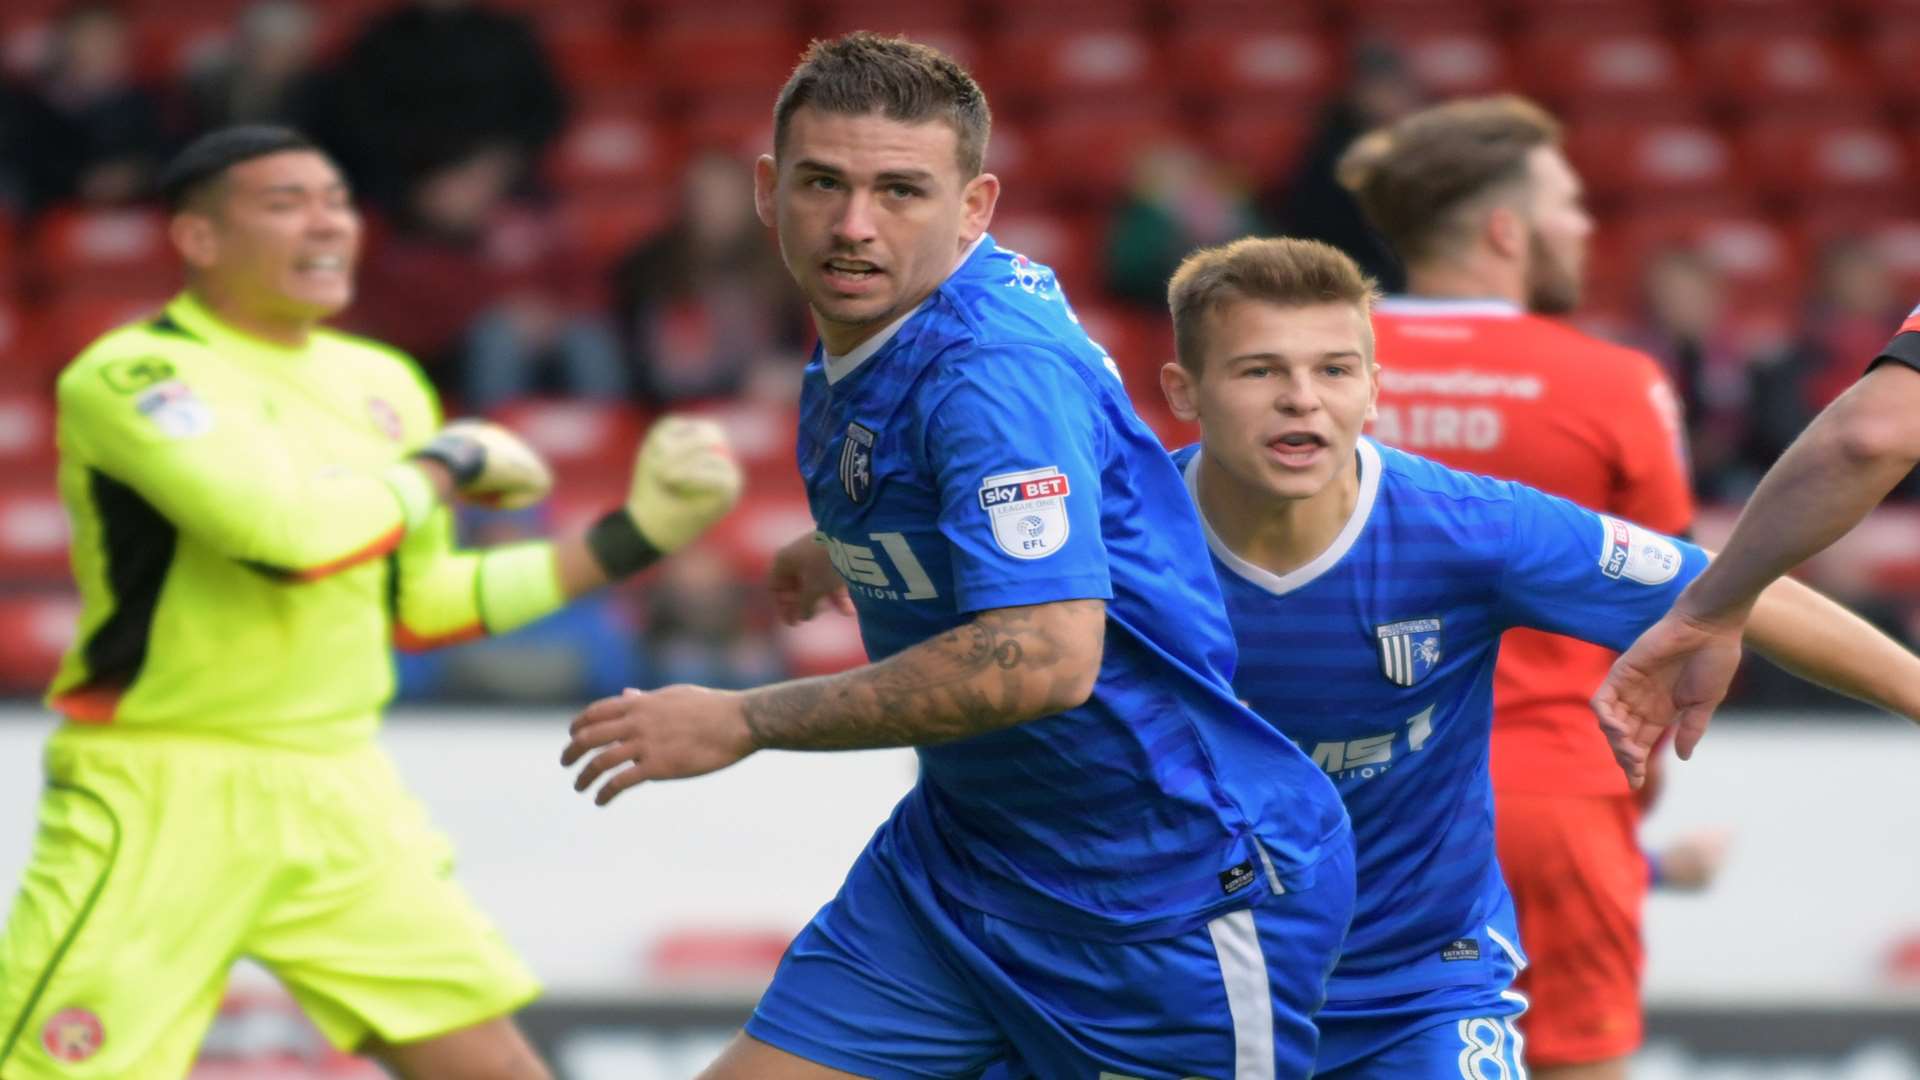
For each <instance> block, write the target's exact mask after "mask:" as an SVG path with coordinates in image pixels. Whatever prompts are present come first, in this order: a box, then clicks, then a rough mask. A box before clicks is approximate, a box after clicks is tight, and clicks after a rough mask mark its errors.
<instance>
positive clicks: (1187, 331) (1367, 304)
mask: <svg viewBox="0 0 1920 1080" xmlns="http://www.w3.org/2000/svg"><path fill="white" fill-rule="evenodd" d="M1379 295H1380V289H1379V287H1378V285H1376V284H1375V283H1374V280H1373V279H1372V278H1370V277H1368V276H1367V275H1366V274H1364V273H1362V272H1361V270H1360V267H1359V265H1358V264H1356V263H1355V262H1354V261H1353V259H1351V258H1349V257H1348V256H1347V254H1346V253H1345V252H1343V251H1341V250H1340V249H1339V248H1337V247H1334V246H1333V245H1331V244H1326V243H1322V242H1321V241H1319V240H1301V239H1298V238H1295V237H1290V236H1280V237H1259V236H1249V237H1245V238H1243V239H1240V240H1235V241H1234V242H1233V243H1231V244H1225V245H1222V246H1220V247H1211V248H1201V249H1200V250H1198V251H1196V252H1194V253H1193V254H1191V255H1188V256H1187V257H1186V259H1184V260H1183V261H1182V262H1181V263H1180V268H1179V269H1178V270H1175V271H1174V272H1173V280H1172V281H1170V282H1168V283H1167V307H1168V308H1169V309H1171V310H1172V312H1173V342H1174V344H1173V348H1174V354H1175V356H1177V357H1178V358H1179V360H1180V366H1182V367H1184V368H1186V369H1187V370H1188V371H1191V372H1193V373H1194V374H1196V375H1198V374H1200V372H1201V371H1202V369H1203V367H1204V365H1205V359H1206V357H1205V350H1206V329H1207V320H1208V319H1209V318H1210V317H1212V315H1213V314H1214V313H1215V312H1217V311H1219V310H1220V309H1221V308H1223V307H1226V306H1227V305H1228V304H1233V303H1239V302H1242V301H1248V300H1257V301H1260V302H1262V303H1268V304H1278V305H1280V306H1281V307H1306V306H1309V305H1312V304H1351V305H1353V307H1354V309H1355V310H1357V311H1358V312H1360V327H1361V329H1360V337H1361V342H1362V344H1363V345H1364V347H1365V351H1366V354H1367V359H1369V360H1371V359H1373V320H1372V314H1373V302H1374V300H1375V299H1376V298H1378V297H1379Z"/></svg>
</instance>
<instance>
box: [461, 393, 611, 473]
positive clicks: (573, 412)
mask: <svg viewBox="0 0 1920 1080" xmlns="http://www.w3.org/2000/svg"><path fill="white" fill-rule="evenodd" d="M493 418H494V419H495V420H497V421H499V422H500V423H501V424H504V425H506V426H507V427H508V428H510V429H512V430H513V431H516V432H518V433H519V434H520V435H521V437H523V438H525V439H526V440H527V443H528V444H529V445H531V446H532V447H533V448H534V449H535V450H538V451H539V452H540V454H541V456H542V457H545V458H546V459H547V461H548V462H550V463H551V464H552V465H553V468H554V472H555V473H556V474H558V475H560V476H561V477H562V478H565V477H567V476H568V475H570V474H579V475H580V476H581V477H582V479H583V481H584V480H585V479H586V478H588V477H591V478H593V479H611V480H613V481H615V482H616V483H617V482H622V481H624V480H625V479H626V477H627V474H628V471H629V469H630V467H631V466H632V464H633V452H634V448H635V447H637V446H639V445H640V433H641V430H642V424H641V419H640V414H639V411H638V410H636V409H635V408H634V407H633V406H631V405H628V404H626V403H625V402H612V401H594V400H591V399H588V398H528V399H525V400H522V401H515V402H511V403H509V404H507V405H503V406H501V407H500V408H498V409H495V410H494V411H493Z"/></svg>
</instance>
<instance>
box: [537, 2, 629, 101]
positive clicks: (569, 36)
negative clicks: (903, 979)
mask: <svg viewBox="0 0 1920 1080" xmlns="http://www.w3.org/2000/svg"><path fill="white" fill-rule="evenodd" d="M541 30H542V32H541V35H540V37H541V40H542V41H543V42H544V43H545V45H546V47H547V52H548V55H549V56H550V58H551V59H552V61H553V66H554V70H555V71H556V72H557V73H558V74H559V76H560V78H561V80H562V81H564V82H565V83H566V84H567V85H568V86H569V87H571V88H572V89H574V90H575V91H577V92H580V93H587V94H591V93H594V92H596V91H605V90H622V89H631V88H632V87H633V86H634V84H635V82H636V76H637V75H638V74H639V73H640V72H644V71H645V70H646V61H647V49H646V43H645V41H644V40H643V39H641V38H639V37H637V36H635V35H633V34H628V33H625V32H623V31H622V30H621V28H620V27H619V26H618V25H617V24H610V23H602V22H598V21H596V20H589V19H568V20H566V21H564V22H559V23H556V24H553V25H549V26H543V27H542V28H541Z"/></svg>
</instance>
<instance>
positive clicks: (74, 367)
mask: <svg viewBox="0 0 1920 1080" xmlns="http://www.w3.org/2000/svg"><path fill="white" fill-rule="evenodd" d="M204 348H205V344H204V343H203V342H201V341H200V339H199V338H196V337H194V336H193V335H191V334H188V333H184V332H182V331H180V330H177V329H169V328H167V324H166V322H165V318H164V316H163V314H162V313H161V312H158V311H156V312H153V313H152V314H149V315H144V316H142V317H141V318H139V319H137V320H135V321H133V322H129V323H125V324H122V325H120V326H117V327H114V328H113V329H112V330H109V331H107V332H106V333H104V334H102V335H100V336H99V337H97V338H95V339H94V340H93V341H92V343H90V344H89V345H88V346H87V347H86V348H84V349H82V350H81V351H80V355H78V356H76V357H74V358H73V359H72V360H69V361H68V362H67V365H66V367H64V368H62V369H61V372H60V382H61V383H62V384H67V385H71V384H72V383H74V382H75V381H77V380H80V379H83V378H91V377H93V373H99V374H100V375H101V376H103V377H104V378H105V379H106V381H107V383H108V385H109V386H111V387H113V388H114V389H116V390H121V391H130V390H133V389H138V388H139V387H138V386H136V385H135V384H136V383H138V384H144V383H151V382H158V381H161V380H162V379H165V378H174V377H179V376H183V375H188V374H190V373H191V372H192V371H193V369H194V368H195V367H196V366H198V362H199V361H200V359H201V357H202V356H203V355H204V353H203V350H204Z"/></svg>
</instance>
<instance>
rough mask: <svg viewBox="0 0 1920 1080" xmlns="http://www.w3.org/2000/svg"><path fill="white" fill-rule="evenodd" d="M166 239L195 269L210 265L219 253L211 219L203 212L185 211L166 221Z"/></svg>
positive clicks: (218, 240) (184, 260)
mask: <svg viewBox="0 0 1920 1080" xmlns="http://www.w3.org/2000/svg"><path fill="white" fill-rule="evenodd" d="M167 239H169V240H171V241H172V242H173V249H174V250H175V251H177V252H179V253H180V258H181V260H182V261H183V262H185V263H186V264H187V265H188V266H189V267H191V268H193V269H195V270H205V269H206V268H207V267H209V266H212V265H213V263H214V260H215V259H216V258H217V257H218V256H219V254H220V238H219V237H218V236H216V235H215V234H214V230H213V219H211V218H209V217H207V215H205V214H200V213H194V212H192V211H185V212H182V213H178V214H175V215H173V217H172V218H171V219H170V220H169V221H168V222H167Z"/></svg>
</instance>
